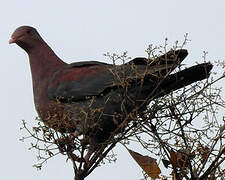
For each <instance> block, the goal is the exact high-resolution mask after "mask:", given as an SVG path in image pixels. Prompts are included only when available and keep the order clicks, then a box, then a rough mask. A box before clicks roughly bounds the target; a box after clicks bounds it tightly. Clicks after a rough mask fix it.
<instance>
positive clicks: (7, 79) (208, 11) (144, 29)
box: [0, 0, 225, 180]
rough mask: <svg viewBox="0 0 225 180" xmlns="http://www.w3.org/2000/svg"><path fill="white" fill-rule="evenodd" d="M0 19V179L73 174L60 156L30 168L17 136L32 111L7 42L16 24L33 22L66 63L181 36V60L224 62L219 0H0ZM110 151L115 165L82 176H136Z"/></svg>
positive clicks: (21, 64) (129, 163)
mask: <svg viewBox="0 0 225 180" xmlns="http://www.w3.org/2000/svg"><path fill="white" fill-rule="evenodd" d="M0 17H1V28H0V50H1V53H0V56H1V57H0V59H1V68H0V82H1V93H0V99H1V103H0V111H1V127H0V128H1V131H0V137H1V146H0V160H1V163H0V172H1V173H0V179H5V180H14V179H23V180H30V179H33V180H40V179H49V180H50V179H54V180H62V179H66V180H69V179H70V180H72V179H73V171H72V166H71V164H70V163H66V162H65V157H63V156H62V155H59V156H58V157H56V158H54V159H51V160H50V161H49V162H48V163H47V164H46V166H44V167H43V169H42V170H41V171H37V170H36V169H35V168H33V167H32V165H33V164H34V163H35V162H36V157H35V153H34V152H33V151H28V149H27V148H28V147H29V144H27V143H21V142H20V141H19V138H20V137H21V135H22V134H21V132H20V130H19V127H20V125H21V120H22V119H25V120H26V121H27V122H28V124H32V122H33V121H34V118H35V117H36V116H37V114H36V112H35V109H34V105H33V94H32V84H31V74H30V67H29V62H28V57H27V55H26V53H25V52H24V51H23V50H22V49H20V48H19V47H18V46H16V45H9V44H8V40H9V38H10V35H11V33H12V32H13V31H14V29H15V28H17V27H18V26H21V25H31V26H34V27H36V28H37V29H38V31H39V32H40V34H41V35H42V37H43V38H44V39H45V40H46V41H47V42H48V43H49V45H50V46H51V47H52V48H53V50H54V51H55V52H56V54H58V55H59V56H60V57H61V58H62V59H63V60H64V61H66V62H73V61H74V62H75V61H81V60H99V61H106V58H105V57H104V56H103V53H106V52H112V53H120V52H123V51H128V53H129V55H130V56H131V57H136V56H145V55H146V54H145V52H144V50H145V49H146V47H147V45H148V44H154V45H160V44H163V43H164V39H165V38H166V37H167V38H168V39H169V43H170V44H171V46H172V45H173V42H174V41H175V40H179V41H182V40H183V36H184V34H185V33H189V38H190V39H191V40H192V41H191V43H189V44H188V46H187V49H188V51H189V56H188V58H187V59H186V61H185V63H186V64H188V65H191V64H193V63H194V62H196V61H198V62H200V61H201V60H202V58H201V56H202V55H203V53H202V52H203V51H208V52H209V55H208V60H216V59H222V60H224V59H225V35H224V33H225V1H224V0H215V1H212V0H188V1H187V0H185V1H184V0H167V1H166V0H157V1H156V0H154V1H152V0H111V1H110V0H79V1H78V0H67V1H56V0H55V1H51V0H48V1H47V0H38V1H32V0H7V1H2V2H1V6H0ZM133 150H136V151H141V148H140V147H139V148H138V147H137V148H136V149H133ZM115 152H116V153H117V154H118V162H117V163H115V164H109V165H105V166H104V167H101V168H97V169H96V170H95V171H94V172H93V173H92V174H91V175H90V176H89V177H88V178H87V180H88V179H89V180H99V179H108V180H115V179H130V180H136V179H140V178H141V177H142V176H141V169H140V168H139V167H138V165H137V164H136V163H135V161H134V160H133V159H131V157H130V156H129V154H128V153H127V152H126V150H125V149H124V148H123V147H122V146H119V145H118V146H117V147H116V148H115Z"/></svg>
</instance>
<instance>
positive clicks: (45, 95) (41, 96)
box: [9, 26, 212, 142]
mask: <svg viewBox="0 0 225 180" xmlns="http://www.w3.org/2000/svg"><path fill="white" fill-rule="evenodd" d="M9 43H16V44H17V45H19V46H20V47H21V48H23V49H24V50H25V51H26V52H27V53H28V56H29V60H30V66H31V73H32V80H33V92H34V102H35V107H36V110H37V112H38V114H39V116H40V118H41V119H42V120H43V122H44V123H45V124H46V125H47V126H49V127H51V128H54V129H55V130H57V131H61V132H69V133H74V132H75V133H76V134H85V135H89V136H90V138H91V139H93V140H94V141H95V142H103V141H105V140H106V139H107V138H108V137H109V136H110V134H111V133H112V132H113V131H114V130H115V129H116V128H117V127H118V124H120V123H121V122H122V121H123V120H124V118H125V117H126V113H130V112H132V111H133V110H134V107H135V106H136V105H138V104H141V103H140V102H143V101H146V103H145V105H146V104H147V103H148V102H149V101H150V100H151V99H153V98H157V97H161V96H163V95H165V94H168V93H169V92H171V91H174V90H176V89H179V88H181V87H184V86H186V85H189V84H191V83H193V82H196V81H199V80H202V79H205V78H207V77H208V76H209V72H210V70H211V68H212V65H211V64H210V63H203V64H199V65H196V66H193V67H191V68H188V69H185V70H183V71H180V72H178V73H175V74H172V75H169V73H170V72H171V71H172V70H173V69H174V68H176V67H177V66H179V64H180V63H181V61H183V59H184V58H185V57H186V56H187V51H186V50H183V49H181V50H177V51H171V52H168V53H167V54H165V55H163V56H161V57H159V58H157V59H155V60H154V61H152V63H148V60H147V59H145V58H136V59H134V60H132V61H130V62H128V63H126V64H124V65H120V66H115V65H111V64H106V63H101V62H96V61H89V62H78V63H73V64H67V63H65V62H63V61H62V60H61V59H60V58H59V57H58V56H57V55H56V54H55V53H54V52H53V51H52V49H51V48H50V47H49V46H48V45H47V44H46V43H45V41H44V40H43V39H42V38H41V36H40V35H39V33H38V32H37V31H36V29H34V28H33V27H29V26H21V27H19V28H17V29H16V30H15V32H14V33H13V34H12V37H11V39H10V41H9ZM137 72H138V74H142V75H144V77H139V76H137ZM115 74H116V75H117V76H119V78H118V77H116V76H115ZM124 74H125V75H124ZM118 79H122V81H119V80H118ZM123 79H124V80H123ZM141 80H143V81H141ZM125 81H126V82H127V83H128V85H127V86H126V88H124V85H123V82H125ZM141 82H142V83H141ZM159 82H160V83H159ZM156 86H157V88H156ZM140 88H141V90H140ZM128 95H129V98H128V97H127V96H128ZM90 107H91V108H92V109H93V110H94V111H92V112H91V113H90V112H89V110H90ZM142 108H143V107H140V109H142ZM140 109H138V110H137V109H136V110H137V111H138V112H139V111H141V110H140ZM115 114H116V115H115ZM96 124H97V125H96Z"/></svg>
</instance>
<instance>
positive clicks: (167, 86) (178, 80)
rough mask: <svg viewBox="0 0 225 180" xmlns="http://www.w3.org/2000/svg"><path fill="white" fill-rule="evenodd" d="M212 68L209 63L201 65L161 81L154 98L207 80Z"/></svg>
mask: <svg viewBox="0 0 225 180" xmlns="http://www.w3.org/2000/svg"><path fill="white" fill-rule="evenodd" d="M212 67H213V65H212V64H211V63H203V64H198V65H195V66H192V67H190V68H187V69H184V70H182V71H179V72H177V73H174V74H171V75H169V76H168V77H166V78H165V79H164V80H163V81H162V83H161V85H160V88H159V93H157V96H156V97H155V98H157V97H161V96H163V95H166V94H168V93H170V92H172V91H175V90H177V89H180V88H182V87H185V86H187V85H190V84H192V83H194V82H197V81H200V80H203V79H206V78H208V77H209V75H210V71H211V69H212Z"/></svg>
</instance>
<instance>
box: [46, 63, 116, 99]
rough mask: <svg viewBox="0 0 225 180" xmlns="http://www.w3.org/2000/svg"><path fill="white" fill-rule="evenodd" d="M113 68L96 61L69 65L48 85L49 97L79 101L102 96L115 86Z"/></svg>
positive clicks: (59, 71) (55, 74)
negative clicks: (107, 89)
mask: <svg viewBox="0 0 225 180" xmlns="http://www.w3.org/2000/svg"><path fill="white" fill-rule="evenodd" d="M111 66H112V65H110V64H106V63H100V62H95V61H87V62H78V63H72V64H69V65H68V66H66V67H65V68H63V69H60V70H58V71H57V72H55V73H54V75H53V77H52V78H51V80H50V82H49V85H48V96H49V98H50V99H58V100H60V101H64V100H65V101H67V100H71V101H78V100H82V99H85V98H87V97H88V96H97V95H100V94H101V93H102V92H103V91H104V90H105V89H106V88H108V87H112V86H113V80H114V77H113V74H112V73H111V72H110V70H109V69H110V67H111Z"/></svg>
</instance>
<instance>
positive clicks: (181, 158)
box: [170, 151, 188, 168]
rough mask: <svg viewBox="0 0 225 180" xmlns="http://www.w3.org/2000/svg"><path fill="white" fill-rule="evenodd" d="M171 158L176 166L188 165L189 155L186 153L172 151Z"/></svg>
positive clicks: (183, 166) (184, 166)
mask: <svg viewBox="0 0 225 180" xmlns="http://www.w3.org/2000/svg"><path fill="white" fill-rule="evenodd" d="M170 158H171V163H172V165H173V167H175V168H186V167H188V156H187V155H186V154H185V153H182V152H174V151H170Z"/></svg>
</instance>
